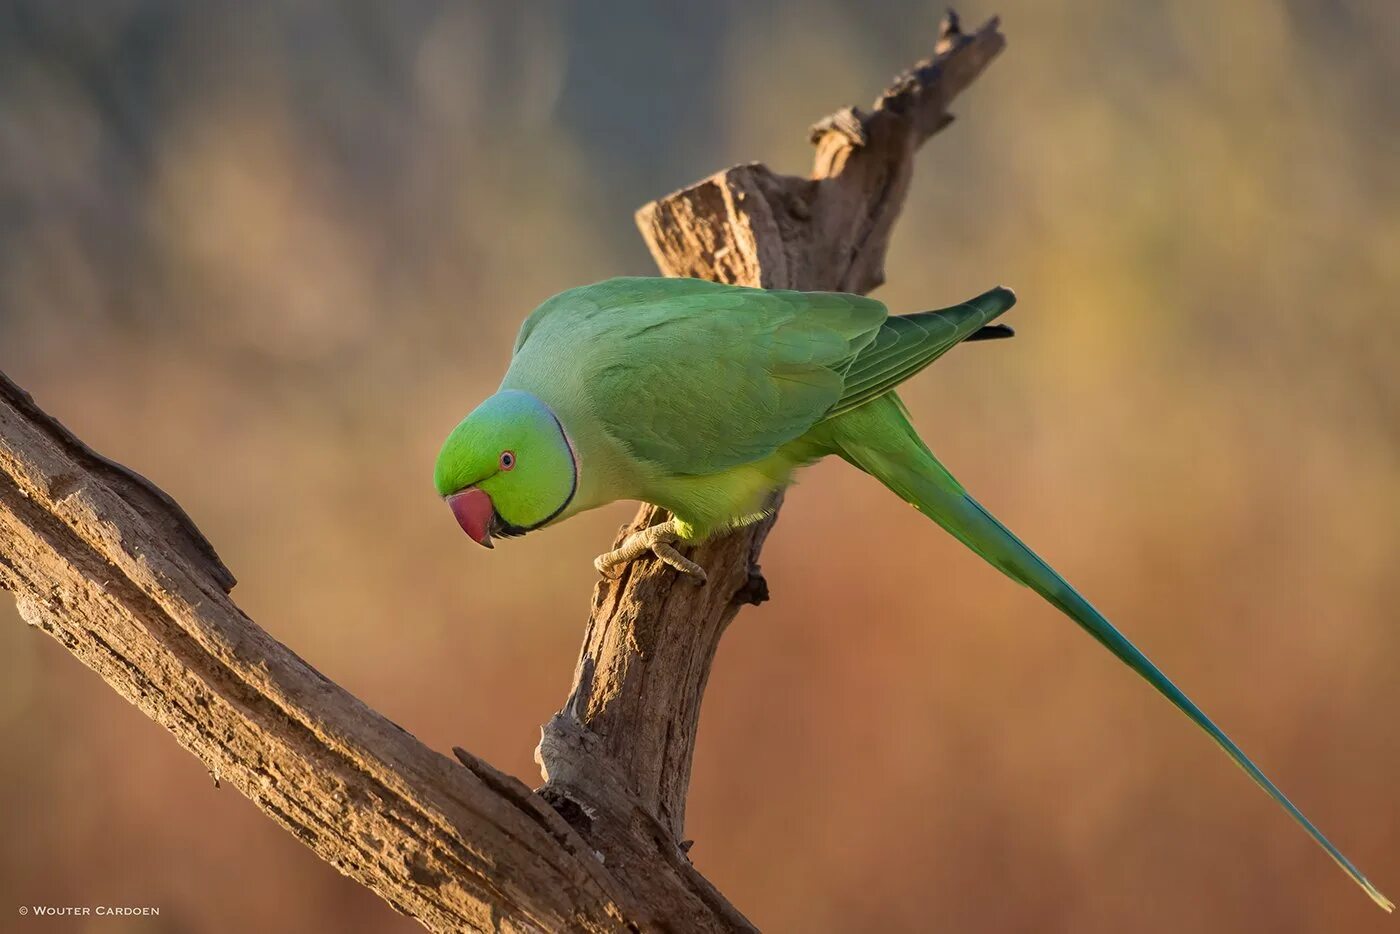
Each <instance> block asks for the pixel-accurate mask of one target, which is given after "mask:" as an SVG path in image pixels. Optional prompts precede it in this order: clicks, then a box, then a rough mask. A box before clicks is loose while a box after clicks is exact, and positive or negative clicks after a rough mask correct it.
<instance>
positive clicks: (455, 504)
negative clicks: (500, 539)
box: [447, 486, 496, 548]
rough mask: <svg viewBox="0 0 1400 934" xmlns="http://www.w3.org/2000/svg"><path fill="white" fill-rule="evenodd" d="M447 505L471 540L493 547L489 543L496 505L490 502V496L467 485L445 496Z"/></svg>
mask: <svg viewBox="0 0 1400 934" xmlns="http://www.w3.org/2000/svg"><path fill="white" fill-rule="evenodd" d="M447 505H449V506H451V507H452V515H454V516H456V517H457V524H458V525H460V526H461V527H462V531H464V532H466V533H467V534H468V535H469V536H471V540H472V541H474V542H476V543H477V544H478V545H481V546H483V547H486V548H492V547H494V546H493V545H492V544H491V519H492V518H493V517H494V516H495V515H496V507H495V506H493V505H492V504H491V497H489V496H487V495H486V493H485V492H483V491H482V490H478V489H477V488H476V487H474V486H469V487H467V488H466V489H465V490H460V491H458V492H456V493H453V494H452V495H451V496H449V497H447Z"/></svg>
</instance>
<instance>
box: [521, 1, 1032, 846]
mask: <svg viewBox="0 0 1400 934" xmlns="http://www.w3.org/2000/svg"><path fill="white" fill-rule="evenodd" d="M1004 46H1005V39H1004V38H1003V36H1002V34H1001V32H1000V31H999V28H998V23H997V20H995V19H993V20H991V21H990V22H988V23H987V24H986V25H984V26H983V27H982V28H981V29H979V30H977V32H975V33H972V34H970V35H966V34H964V33H962V31H961V30H960V29H959V27H958V23H957V18H956V16H955V15H954V14H951V13H950V14H949V18H948V19H947V20H945V21H944V23H943V25H942V28H941V29H940V32H939V37H938V42H937V46H936V47H935V55H934V57H933V58H931V59H929V60H927V61H923V62H920V63H919V64H918V65H916V66H915V67H914V68H913V69H912V70H911V71H909V72H908V73H906V74H904V75H901V76H900V77H899V78H898V79H896V81H895V83H894V84H893V85H891V86H890V88H889V89H888V90H886V91H885V93H884V94H882V95H881V96H880V98H879V99H878V100H877V101H876V102H875V106H874V108H873V109H872V110H871V112H870V113H868V114H867V113H861V112H860V111H858V110H856V109H854V108H848V109H846V110H842V111H840V112H838V113H836V114H834V115H832V116H830V117H827V118H826V119H824V120H822V121H821V122H819V123H818V124H816V126H814V127H813V128H812V140H813V143H814V144H815V145H816V148H817V155H816V163H815V166H814V168H813V171H812V177H811V178H796V177H793V176H786V175H777V174H775V173H773V172H771V171H769V170H768V169H767V168H766V167H764V166H762V165H759V164H749V165H740V166H735V167H734V168H731V169H727V170H725V171H723V172H720V173H719V174H717V175H713V176H711V177H709V178H707V179H705V180H703V181H701V182H698V183H697V184H695V185H692V186H691V187H689V188H686V189H684V190H682V191H678V192H676V193H675V194H672V195H669V196H668V197H666V198H663V199H661V200H660V201H656V202H653V203H651V204H648V205H646V206H645V207H643V208H642V209H641V210H640V211H638V212H637V223H638V226H639V227H640V228H641V231H642V236H643V237H644V238H645V239H646V241H647V245H648V246H649V247H650V248H651V252H652V256H653V257H654V258H655V259H656V264H657V266H658V267H660V269H661V271H662V272H663V273H664V274H666V275H668V276H692V277H695V278H702V279H715V280H718V281H720V282H730V283H735V284H739V285H755V286H763V287H765V288H786V289H802V290H809V291H810V290H822V289H834V290H840V291H849V292H867V291H869V290H870V289H872V288H874V287H875V286H877V285H879V284H880V283H881V282H882V281H883V279H884V260H885V251H886V248H887V247H888V244H889V236H890V232H891V230H892V229H893V226H894V221H895V219H896V218H897V217H898V216H899V211H900V208H901V207H902V206H903V203H904V196H905V194H906V192H907V191H908V189H909V179H910V176H911V175H912V172H913V162H914V154H915V152H916V151H917V149H918V147H919V146H920V144H922V143H923V142H924V141H925V140H927V139H928V138H929V137H930V136H932V135H933V134H934V133H936V132H937V131H938V130H940V129H942V128H943V127H945V126H947V125H948V123H949V122H951V117H950V116H949V115H948V110H947V108H948V105H949V103H950V102H951V101H952V100H953V98H954V97H956V96H957V94H958V93H959V92H961V91H962V90H963V89H965V88H966V87H967V86H968V85H969V84H970V83H971V82H972V81H973V79H974V78H976V77H977V75H978V74H980V73H981V71H982V69H984V68H985V67H986V66H987V64H988V63H989V62H990V61H991V60H992V58H993V57H994V56H996V54H997V53H998V52H1000V51H1001V50H1002V48H1003V47H1004ZM778 505H779V504H778V503H777V502H774V503H773V504H772V515H771V516H770V518H768V519H767V520H765V521H763V522H759V523H757V524H755V525H752V526H749V527H747V528H744V529H740V530H738V531H737V532H734V533H732V534H730V535H727V536H724V537H721V538H718V539H715V540H713V541H710V542H707V543H705V544H704V545H702V546H700V547H698V548H696V549H695V550H694V554H693V555H692V556H691V557H692V558H693V559H694V560H696V561H698V562H699V563H700V564H701V565H703V566H704V567H705V568H706V570H707V571H708V573H709V583H708V584H706V585H704V586H702V587H697V586H696V585H694V584H693V583H691V582H690V581H689V580H688V579H684V578H682V577H680V576H678V575H677V574H676V573H675V572H674V571H672V570H671V569H669V568H667V567H666V566H665V565H663V564H661V562H659V561H656V560H654V559H650V558H647V559H642V560H640V561H638V562H635V563H633V564H632V565H631V566H630V567H629V568H628V569H627V571H626V573H625V574H624V575H623V576H622V577H621V578H620V579H619V580H617V581H607V580H604V581H602V582H600V583H599V584H598V585H597V588H596V590H595V592H594V600H593V613H592V615H591V616H590V618H589V621H588V628H587V630H586V632H585V634H584V643H583V648H582V650H581V652H580V656H579V663H578V667H577V669H576V671H575V676H574V688H573V692H572V694H571V695H570V701H569V703H568V704H567V705H566V707H565V710H563V711H561V712H560V714H558V715H556V716H555V717H554V718H553V719H552V720H551V721H550V722H549V723H548V724H546V726H545V729H544V739H543V740H542V741H541V743H540V746H539V748H538V750H536V758H537V760H538V761H539V762H540V766H541V771H542V773H543V775H544V778H545V781H546V786H545V787H546V789H548V790H549V792H550V793H551V795H552V796H554V797H555V798H556V799H562V800H572V801H575V802H576V803H577V804H578V805H579V809H584V808H587V809H591V810H594V811H597V810H598V809H600V808H602V807H604V802H606V801H607V800H608V798H609V793H608V791H607V790H606V789H605V788H603V787H600V785H599V783H598V782H596V781H595V779H596V778H597V776H598V775H599V772H598V769H597V763H598V762H599V761H600V759H601V760H606V761H609V762H610V763H611V764H612V766H613V768H612V769H610V770H609V772H610V776H611V773H613V772H616V773H617V775H616V779H617V780H618V781H620V782H621V783H622V786H623V787H624V788H625V789H626V791H627V792H628V793H629V794H630V795H632V796H635V799H636V800H637V801H638V802H639V803H640V804H641V806H642V807H643V808H645V809H646V810H647V811H649V812H650V813H651V814H652V815H653V816H654V817H655V818H656V819H657V820H658V821H660V823H661V824H662V825H663V826H664V827H666V828H667V829H668V830H669V832H670V834H671V838H672V839H673V840H674V841H676V842H677V844H678V845H679V844H680V843H681V841H682V840H683V836H684V826H685V800H686V790H687V788H688V787H689V785H690V768H691V761H692V759H693V757H694V754H695V735H696V727H697V725H698V723H699V719H700V701H701V698H702V697H703V696H704V692H705V683H706V680H707V679H708V677H709V673H710V666H711V664H712V662H713V661H714V656H715V651H716V649H717V648H718V646H719V640H720V637H721V636H722V635H723V634H724V630H725V628H726V627H727V626H728V625H729V623H730V621H731V620H732V619H733V618H734V616H735V614H736V613H737V612H738V610H739V608H740V607H741V606H742V605H744V604H746V603H758V602H761V601H762V600H764V599H766V598H767V593H768V590H767V585H766V584H765V583H764V581H763V577H762V575H761V574H760V573H759V570H758V557H759V552H760V551H761V550H762V547H763V541H764V538H765V537H766V536H767V534H768V531H769V529H771V528H772V525H773V522H774V519H775V517H776V514H777V508H778ZM665 518H666V515H665V513H664V511H662V510H660V509H656V508H653V507H649V506H648V507H643V508H642V510H641V511H640V512H639V513H638V514H637V517H636V519H634V520H633V522H632V524H631V525H629V526H627V527H625V528H624V529H623V530H622V531H621V532H620V533H619V535H618V541H619V542H621V540H622V539H623V538H625V537H626V536H627V535H629V534H631V533H632V532H635V531H637V530H640V529H644V528H646V527H648V526H650V525H654V524H656V523H658V522H662V521H664V520H665ZM610 780H612V779H611V777H610ZM597 823H598V822H596V821H595V822H594V825H595V826H596V825H597ZM603 823H606V822H603ZM584 829H585V836H588V835H589V831H588V830H587V828H584Z"/></svg>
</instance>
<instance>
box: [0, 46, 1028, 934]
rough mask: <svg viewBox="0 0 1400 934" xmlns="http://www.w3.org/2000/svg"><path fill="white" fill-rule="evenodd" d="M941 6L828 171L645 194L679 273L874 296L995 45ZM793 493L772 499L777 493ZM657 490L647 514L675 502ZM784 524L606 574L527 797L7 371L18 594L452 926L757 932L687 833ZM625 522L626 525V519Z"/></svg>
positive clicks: (316, 843) (654, 517) (81, 651)
mask: <svg viewBox="0 0 1400 934" xmlns="http://www.w3.org/2000/svg"><path fill="white" fill-rule="evenodd" d="M1002 46H1003V39H1002V36H1001V34H1000V32H998V30H997V24H996V22H995V21H992V22H990V23H988V24H987V25H986V26H984V27H983V28H982V29H980V30H979V31H978V32H977V33H975V34H973V35H966V36H965V35H963V34H962V33H961V32H960V31H959V30H958V29H957V25H956V19H955V18H954V19H950V21H948V22H945V24H944V27H943V30H942V32H941V34H940V37H939V42H938V46H937V54H936V55H935V57H934V58H933V59H931V60H930V61H928V62H924V63H921V64H920V65H919V66H917V67H916V68H915V69H914V70H913V71H911V72H910V73H909V74H908V75H905V76H903V77H901V78H900V79H899V80H898V81H897V82H896V84H895V85H894V86H892V87H891V88H890V89H889V90H888V91H886V92H885V94H884V95H882V96H881V98H880V99H879V100H878V101H877V102H876V104H875V107H874V108H873V110H872V111H871V112H870V113H869V114H863V113H861V112H859V111H856V110H854V109H850V110H845V111H841V112H839V113H837V114H835V115H833V116H832V117H829V118H827V119H826V120H824V121H822V122H821V123H819V124H818V125H817V126H816V127H814V128H813V139H814V142H815V143H816V146H817V161H816V168H815V170H814V173H813V176H812V178H810V179H799V178H792V177H786V176H779V175H775V174H773V173H772V172H769V171H768V170H767V169H766V168H764V167H763V166H761V165H744V166H738V167H735V168H732V169H729V170H728V171H725V172H722V173H720V174H718V175H716V176H713V177H712V178H709V179H706V180H705V181H703V182H700V183H699V184H697V185H695V186H692V187H691V188H688V189H685V190H684V191H681V192H677V193H676V194H674V195H671V196H670V197H668V198H665V199H662V200H661V201H658V202H656V203H654V204H651V205H648V206H647V207H645V208H643V209H642V210H641V211H640V212H639V213H638V221H639V223H640V225H641V227H642V231H643V235H644V236H645V237H646V239H647V242H648V244H649V246H650V247H651V249H652V252H653V255H655V257H656V260H657V263H658V265H659V266H660V267H661V269H662V271H663V272H665V273H667V274H669V275H694V276H703V277H706V278H712V279H719V280H722V281H726V282H740V283H747V284H753V285H760V284H761V285H765V286H773V287H786V288H799V289H822V288H840V289H846V290H851V291H866V290H868V289H870V288H873V287H874V286H875V285H876V284H878V283H879V281H880V279H881V277H882V276H883V272H882V269H883V261H884V254H885V248H886V245H887V242H888V237H889V233H890V230H891V228H892V225H893V223H894V220H895V218H896V217H897V215H898V213H899V209H900V206H901V204H902V202H903V198H904V194H905V192H906V190H907V188H908V183H909V177H910V173H911V171H912V158H913V154H914V152H915V150H916V149H917V148H918V146H919V144H920V143H922V142H923V141H924V140H925V139H927V138H928V136H930V135H931V134H932V133H934V132H936V131H937V130H938V129H940V128H941V127H943V126H945V125H946V124H947V123H948V120H949V118H948V116H947V106H948V103H949V102H950V101H951V100H952V99H953V97H954V96H955V95H956V94H957V93H958V92H959V91H961V90H962V89H963V88H965V87H966V86H967V84H968V83H970V82H971V81H972V80H973V79H974V78H975V77H976V75H977V74H978V73H980V71H981V70H982V69H983V68H984V67H985V66H986V64H987V63H988V62H989V61H990V59H991V58H992V57H993V56H994V55H996V54H997V52H999V51H1000V50H1001V48H1002ZM776 508H777V503H776V502H775V503H774V511H775V512H776ZM660 517H661V514H660V512H659V511H658V510H655V509H651V508H647V509H643V510H642V512H641V513H640V514H639V516H638V519H637V520H636V522H634V524H633V526H631V527H630V528H641V527H644V526H646V525H650V524H652V523H654V522H656V521H658V520H659V519H660ZM771 525H772V519H771V518H770V519H769V520H768V521H766V522H762V523H758V524H756V525H754V526H752V527H750V528H747V529H744V530H742V531H741V532H739V533H736V534H734V535H731V536H728V537H726V538H722V539H719V540H717V541H714V542H711V543H708V544H707V545H705V546H703V547H702V548H700V549H698V550H697V554H696V555H695V557H696V559H697V560H699V561H701V562H702V563H703V564H704V565H705V566H706V568H707V569H708V570H709V573H710V583H709V584H708V585H706V586H704V587H696V586H694V585H693V584H692V583H690V582H689V581H688V580H683V579H678V578H677V577H676V576H675V575H674V574H673V573H672V572H670V571H668V570H664V569H662V568H660V567H658V566H657V565H656V563H655V562H651V561H643V562H640V563H637V564H634V565H632V566H631V567H630V568H628V570H627V572H626V573H625V574H624V576H623V577H622V579H621V580H620V581H618V582H615V583H614V582H606V581H605V582H604V583H602V584H600V585H599V586H598V588H597V590H596V592H595V596H594V608H593V614H592V617H591V619H590V620H589V625H588V629H587V633H586V635H585V641H584V647H583V650H582V653H581V657H580V661H579V665H578V667H577V669H576V671H575V680H574V689H573V692H572V694H571V695H570V699H569V701H568V703H567V704H566V705H565V708H564V710H562V711H561V712H560V713H559V714H557V715H556V716H555V717H554V718H552V719H551V721H550V723H549V724H547V725H546V726H545V728H544V730H543V733H542V738H541V741H540V744H539V748H538V749H537V751H536V755H537V758H538V760H539V762H540V765H541V768H542V770H543V773H544V776H545V779H546V784H545V786H544V787H543V788H542V789H540V791H539V793H532V792H531V791H529V789H527V788H526V787H525V786H524V785H522V784H521V783H520V782H518V781H517V780H515V779H514V778H512V777H510V776H507V775H504V774H502V773H500V772H497V771H496V770H495V769H493V768H492V767H491V766H489V765H488V764H486V763H484V762H482V761H480V760H479V759H477V758H475V757H474V756H472V755H471V754H470V753H468V752H465V751H464V750H460V749H459V750H454V751H455V752H456V754H457V757H458V759H459V760H460V762H461V764H458V763H454V762H453V761H451V760H450V759H448V758H446V757H444V756H442V755H440V754H438V753H436V752H434V751H432V750H430V749H428V748H427V747H425V746H423V745H422V744H421V743H420V742H419V741H418V740H417V739H415V738H414V737H413V736H411V735H410V734H408V733H407V732H405V731H404V730H403V729H401V728H400V727H398V726H396V725H395V724H393V723H391V722H389V721H388V720H386V719H385V718H384V717H382V716H380V715H379V714H378V713H376V712H374V711H373V710H371V709H369V708H368V707H366V706H365V705H364V704H363V703H362V702H360V701H359V700H357V699H356V698H355V697H353V696H351V695H350V694H349V693H347V692H346V691H344V690H343V689H341V688H340V687H338V686H337V685H335V684H333V683H331V682H330V681H329V680H327V679H326V678H325V677H324V676H322V675H321V674H320V673H319V672H317V671H316V670H315V669H314V668H312V667H310V666H309V665H307V664H306V662H304V661H303V660H302V659H300V658H299V657H297V656H296V655H295V654H294V653H293V652H291V651H290V650H288V649H287V648H286V647H285V646H283V645H282V644H281V643H279V642H277V641H276V640H275V639H273V638H272V637H271V636H269V635H268V634H267V633H266V632H264V631H263V630H262V629H260V628H258V626H257V625H255V624H254V623H253V622H252V621H251V620H250V619H248V618H247V617H246V616H245V615H244V614H243V613H242V611H240V610H239V609H238V607H237V606H236V605H235V604H234V603H233V601H232V600H231V599H230V597H229V591H230V590H231V588H232V587H233V583H234V579H233V576H232V574H230V573H229V571H228V569H227V568H225V567H224V565H223V563H222V562H221V561H220V560H219V558H218V556H217V555H216V554H215V552H214V549H213V548H212V547H211V546H210V544H209V543H208V541H207V540H205V538H204V536H203V535H201V534H200V532H199V531H198V529H197V528H195V526H194V525H193V523H191V522H190V520H189V518H188V517H187V516H186V515H185V514H184V512H183V511H181V510H180V508H179V507H178V506H177V505H176V504H175V503H174V501H173V500H171V499H170V497H168V496H166V495H165V494H164V493H163V492H161V491H160V490H159V489H158V488H156V487H155V486H154V485H152V484H151V483H149V482H148V481H146V480H145V479H143V478H142V477H140V476H139V475H137V474H135V473H133V472H131V471H129V470H127V469H126V468H124V467H121V466H119V465H117V464H114V463H112V462H111V461H108V460H106V459H105V458H103V457H101V456H100V455H98V454H96V453H95V452H93V451H92V450H90V449H89V448H88V447H87V446H86V445H84V444H82V442H80V441H79V440H78V439H77V438H75V437H74V436H73V435H72V434H70V433H69V432H68V431H66V430H65V429H64V428H63V427H62V426H61V425H60V424H59V423H58V422H56V421H55V420H53V419H52V418H50V417H49V416H47V415H46V414H45V413H43V412H42V411H41V410H40V409H39V408H38V407H37V406H36V405H35V404H34V403H33V401H32V400H31V399H30V398H29V397H28V396H27V395H26V394H25V393H24V392H23V391H22V390H20V389H19V388H18V387H17V386H15V385H14V384H13V383H11V382H10V381H9V380H8V379H7V378H5V377H4V375H3V374H0V587H3V588H5V589H8V590H11V591H13V592H14V594H15V596H16V598H17V602H18V606H19V610H20V613H21V615H22V616H23V617H24V619H26V620H27V621H28V622H29V623H31V624H33V625H34V626H36V627H38V628H40V629H42V630H44V631H45V632H47V633H49V634H50V635H51V636H53V637H54V638H55V639H57V640H58V641H59V642H60V643H62V644H63V645H64V646H65V647H66V648H67V649H68V650H69V651H70V652H72V653H73V654H74V655H76V656H77V657H78V658H79V659H80V660H81V661H82V662H83V663H84V664H86V665H88V666H89V667H90V668H92V669H93V670H94V671H96V672H97V673H98V674H99V675H101V676H102V677H103V678H104V679H105V680H106V681H107V682H108V683H109V684H111V685H112V687H113V688H115V689H116V690H117V692H118V693H119V694H120V695H121V696H122V697H124V698H126V699H127V700H128V701H129V702H131V703H132V704H134V705H135V706H137V707H138V708H139V709H141V710H142V711H143V712H144V713H145V714H146V715H147V716H149V717H151V718H152V719H154V720H156V721H157V722H159V723H161V724H162V725H164V726H165V727H166V728H167V729H169V730H170V731H171V733H173V734H174V735H175V738H176V739H177V740H178V741H179V742H180V744H181V745H183V746H184V747H185V748H186V749H188V750H189V751H190V752H192V753H194V754H195V755H196V756H198V757H199V758H200V759H201V760H203V761H204V762H205V763H206V764H207V765H208V767H209V770H210V772H211V774H212V775H213V776H214V780H215V781H216V782H227V783H228V784H230V785H232V786H233V787H235V788H237V789H238V790H239V791H240V792H242V793H243V794H245V795H246V796H248V797H249V798H250V799H251V800H252V801H253V802H254V803H256V804H257V805H258V807H260V808H261V809H262V810H263V811H264V812H266V813H267V814H268V815H269V816H271V817H272V818H273V819H274V820H276V821H277V822H278V823H279V824H281V825H282V826H283V827H286V828H287V829H288V830H289V831H291V832H292V833H293V834H295V835H296V836H297V838H298V839H300V840H301V841H302V842H304V843H305V844H306V845H307V846H309V847H311V849H312V850H314V851H315V852H316V853H317V854H318V855H319V856H320V857H321V858H322V859H324V860H325V861H326V862H328V863H330V864H331V865H332V866H334V867H336V868H337V869H338V870H340V871H341V872H343V873H345V874H346V875H348V876H350V877H352V878H354V879H356V880H357V881H359V882H361V883H363V884H364V885H366V886H368V887H369V888H371V889H372V890H374V891H375V892H376V893H378V894H379V895H380V896H381V897H383V898H384V899H385V900H386V901H388V902H389V903H390V904H391V905H393V906H394V907H395V908H397V909H398V910H399V911H402V912H404V913H405V914H408V915H410V916H412V917H414V918H416V919H418V920H419V921H420V922H422V923H423V924H424V925H425V926H426V927H428V928H429V929H431V930H435V931H454V930H462V929H474V930H483V931H485V930H490V931H598V932H601V931H642V930H648V931H649V930H665V931H699V932H707V931H715V932H719V931H750V930H753V927H752V925H750V924H749V922H748V921H747V920H746V919H745V918H744V917H743V916H742V915H741V914H740V913H739V912H738V911H737V910H736V909H735V908H734V907H733V906H731V905H730V904H729V903H728V902H727V901H725V899H724V898H723V896H721V895H720V894H719V893H718V892H717V891H716V890H715V889H714V888H713V887H712V886H711V885H710V884H709V883H708V882H707V881H706V880H705V879H704V878H703V877H701V876H700V874H699V873H698V872H696V871H695V869H694V868H693V867H692V866H691V865H690V862H689V860H688V859H687V857H686V855H685V850H686V848H687V847H686V845H685V844H684V843H683V842H681V841H680V835H681V831H682V829H683V826H684V817H685V795H686V789H687V787H688V786H689V782H690V765H691V759H692V756H693V753H694V747H695V730H696V724H697V722H698V718H699V710H700V699H701V697H702V695H703V693H704V689H705V682H706V679H707V678H708V675H709V670H710V664H711V662H712V660H713V658H714V653H715V650H716V648H717V646H718V644H719V639H720V637H721V636H722V635H723V633H724V630H725V627H726V626H727V625H728V623H729V622H730V620H731V619H733V617H734V614H735V613H736V612H737V611H738V608H739V607H740V606H741V605H742V604H744V603H756V602H760V601H762V600H763V599H766V597H767V591H766V585H765V584H764V581H763V578H762V576H761V575H760V574H759V572H758V556H759V552H760V550H761V548H762V545H763V540H764V537H765V536H766V535H767V533H768V530H769V528H771ZM629 530H630V529H629Z"/></svg>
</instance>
